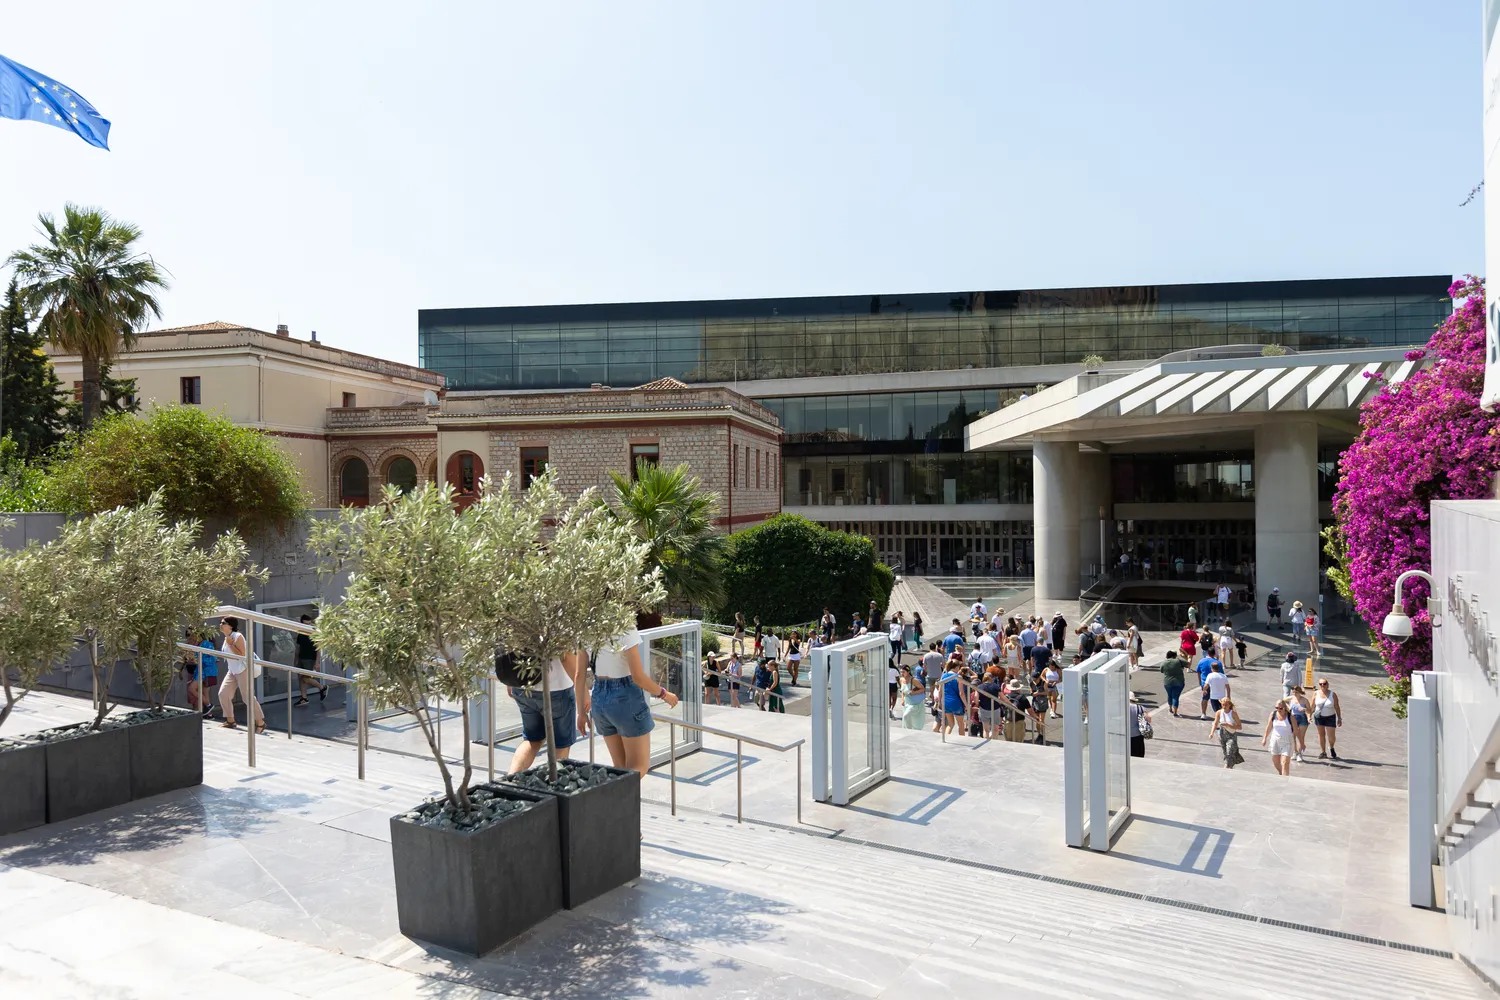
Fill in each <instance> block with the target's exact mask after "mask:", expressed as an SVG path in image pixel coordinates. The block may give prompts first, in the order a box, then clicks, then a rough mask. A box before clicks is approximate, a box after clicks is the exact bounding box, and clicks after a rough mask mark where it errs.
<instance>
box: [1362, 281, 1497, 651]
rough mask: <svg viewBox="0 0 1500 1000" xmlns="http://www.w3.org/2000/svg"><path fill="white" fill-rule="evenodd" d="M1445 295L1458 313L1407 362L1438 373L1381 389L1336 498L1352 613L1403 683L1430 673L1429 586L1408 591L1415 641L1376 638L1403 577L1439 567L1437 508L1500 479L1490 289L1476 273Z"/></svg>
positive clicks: (1477, 495)
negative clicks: (1487, 383)
mask: <svg viewBox="0 0 1500 1000" xmlns="http://www.w3.org/2000/svg"><path fill="white" fill-rule="evenodd" d="M1448 294H1449V295H1450V296H1452V298H1453V300H1454V303H1455V309H1454V311H1453V314H1452V315H1451V316H1450V317H1448V319H1447V320H1445V321H1444V322H1443V324H1442V325H1441V326H1439V327H1438V328H1437V332H1436V333H1434V334H1433V335H1432V339H1431V340H1429V341H1428V342H1427V347H1426V349H1418V350H1414V351H1410V352H1408V353H1407V355H1406V357H1407V359H1408V360H1412V361H1420V360H1423V359H1430V360H1431V362H1432V363H1431V365H1430V366H1429V367H1427V368H1424V369H1423V370H1421V371H1419V372H1416V373H1415V374H1413V375H1412V376H1411V377H1410V378H1408V379H1407V380H1406V381H1404V382H1401V383H1398V384H1396V385H1387V386H1383V387H1382V388H1381V389H1380V391H1379V392H1378V393H1377V394H1376V395H1375V396H1374V397H1372V398H1371V399H1370V400H1369V401H1368V402H1366V403H1365V404H1364V405H1363V406H1362V407H1361V408H1360V415H1359V424H1360V431H1359V436H1358V437H1357V438H1355V441H1354V444H1353V445H1352V446H1351V447H1350V448H1349V450H1348V451H1346V452H1345V453H1344V456H1343V458H1342V459H1341V460H1340V462H1339V472H1340V476H1339V484H1338V490H1337V492H1336V493H1335V494H1334V499H1333V509H1334V515H1335V517H1336V518H1337V519H1338V527H1339V530H1340V532H1341V533H1342V535H1343V543H1344V545H1345V547H1346V551H1345V555H1344V559H1345V565H1344V569H1345V571H1346V572H1347V574H1348V585H1349V589H1350V590H1351V591H1352V594H1353V598H1354V604H1355V608H1356V610H1357V611H1358V612H1359V615H1360V617H1361V618H1363V619H1364V620H1365V622H1366V624H1368V625H1369V626H1370V628H1371V631H1372V632H1373V633H1375V634H1376V642H1377V644H1378V645H1379V648H1380V653H1381V657H1382V659H1383V660H1384V662H1385V669H1386V672H1387V673H1389V674H1390V675H1391V677H1392V678H1393V679H1395V680H1398V681H1399V680H1402V679H1404V678H1407V677H1409V676H1411V673H1412V671H1414V670H1429V669H1431V667H1432V625H1431V622H1430V621H1429V619H1428V617H1427V603H1426V602H1427V596H1428V589H1427V584H1426V582H1425V581H1422V580H1419V579H1415V578H1413V579H1411V580H1408V581H1407V585H1406V586H1405V587H1404V588H1403V592H1402V599H1403V602H1404V604H1405V606H1406V607H1405V610H1406V612H1407V613H1408V614H1410V615H1411V616H1412V637H1411V639H1410V640H1408V641H1407V642H1406V643H1405V644H1401V645H1398V644H1396V643H1394V642H1391V641H1390V640H1388V639H1386V638H1384V637H1383V636H1380V635H1379V634H1378V633H1379V628H1380V623H1381V621H1382V620H1383V619H1384V617H1385V615H1386V613H1387V612H1389V611H1390V609H1391V598H1392V595H1393V593H1394V589H1395V583H1396V577H1397V576H1398V575H1400V574H1401V572H1402V571H1404V570H1408V569H1425V570H1431V568H1432V545H1431V542H1432V531H1431V524H1430V510H1431V504H1432V501H1434V500H1476V499H1484V498H1487V497H1490V496H1493V495H1494V489H1495V476H1496V473H1497V472H1500V414H1495V413H1486V412H1485V411H1483V410H1481V409H1480V408H1479V395H1480V389H1481V387H1482V386H1483V383H1484V281H1483V280H1482V279H1480V278H1476V277H1474V276H1472V275H1470V276H1468V277H1465V278H1463V279H1462V280H1460V281H1455V282H1454V283H1453V286H1452V287H1451V288H1450V289H1449V290H1448Z"/></svg>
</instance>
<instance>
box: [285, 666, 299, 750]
mask: <svg viewBox="0 0 1500 1000" xmlns="http://www.w3.org/2000/svg"><path fill="white" fill-rule="evenodd" d="M285 676H286V738H287V739H288V740H291V738H292V678H293V677H296V678H298V681H297V686H298V687H299V688H300V687H301V686H302V681H301V677H302V675H301V674H293V673H292V672H291V671H290V670H288V671H285Z"/></svg>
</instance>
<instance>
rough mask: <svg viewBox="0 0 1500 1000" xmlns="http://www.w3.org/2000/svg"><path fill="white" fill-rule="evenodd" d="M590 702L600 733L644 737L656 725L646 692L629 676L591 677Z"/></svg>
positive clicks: (595, 723) (603, 734) (602, 734)
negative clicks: (592, 678)
mask: <svg viewBox="0 0 1500 1000" xmlns="http://www.w3.org/2000/svg"><path fill="white" fill-rule="evenodd" d="M593 702H594V728H595V729H597V730H598V731H599V735H600V736H629V737H634V736H645V735H646V734H647V733H649V732H651V730H652V729H653V728H655V726H656V722H655V721H654V720H653V719H652V718H651V706H650V705H648V704H647V703H646V692H644V691H642V690H641V689H640V688H639V687H637V686H636V683H635V681H634V680H632V679H631V678H629V677H599V678H595V680H594V698H593Z"/></svg>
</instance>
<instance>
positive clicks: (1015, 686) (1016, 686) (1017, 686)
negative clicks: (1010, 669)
mask: <svg viewBox="0 0 1500 1000" xmlns="http://www.w3.org/2000/svg"><path fill="white" fill-rule="evenodd" d="M1005 690H1007V691H1019V690H1021V681H1020V678H1013V679H1012V680H1011V682H1010V683H1009V684H1007V685H1005Z"/></svg>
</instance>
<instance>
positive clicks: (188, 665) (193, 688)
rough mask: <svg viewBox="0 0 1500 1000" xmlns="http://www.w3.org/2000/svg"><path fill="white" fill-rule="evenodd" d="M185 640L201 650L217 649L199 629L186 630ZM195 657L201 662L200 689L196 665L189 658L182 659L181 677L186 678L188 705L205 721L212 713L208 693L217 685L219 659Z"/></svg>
mask: <svg viewBox="0 0 1500 1000" xmlns="http://www.w3.org/2000/svg"><path fill="white" fill-rule="evenodd" d="M185 638H186V639H187V641H188V642H190V643H192V644H193V645H195V646H198V647H199V648H201V649H218V648H219V647H217V646H215V645H214V642H213V640H212V639H210V638H209V637H208V636H206V635H204V634H203V629H202V628H201V627H195V628H190V629H188V630H187V632H186V633H185ZM196 655H197V656H198V658H199V659H201V660H202V661H203V671H202V673H203V686H202V687H201V688H200V687H199V686H198V673H199V671H198V664H197V663H195V662H194V661H193V658H192V657H191V656H185V657H184V659H183V665H182V670H183V675H184V676H185V677H186V678H187V697H188V704H189V705H191V706H192V707H193V708H194V709H195V710H196V711H198V712H201V713H203V717H204V718H205V719H206V718H208V717H209V716H211V715H212V714H213V711H214V706H213V700H212V699H211V698H210V697H209V692H210V691H212V690H213V689H214V688H216V687H218V685H219V658H218V657H217V656H209V655H208V654H207V653H198V654H196Z"/></svg>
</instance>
